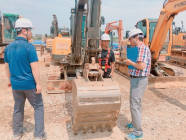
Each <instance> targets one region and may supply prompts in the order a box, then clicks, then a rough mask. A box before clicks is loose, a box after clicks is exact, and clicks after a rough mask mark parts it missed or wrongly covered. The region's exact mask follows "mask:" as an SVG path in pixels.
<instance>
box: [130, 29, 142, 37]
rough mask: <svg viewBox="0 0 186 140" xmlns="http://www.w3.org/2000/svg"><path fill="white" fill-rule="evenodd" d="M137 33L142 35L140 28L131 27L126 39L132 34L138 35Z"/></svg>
mask: <svg viewBox="0 0 186 140" xmlns="http://www.w3.org/2000/svg"><path fill="white" fill-rule="evenodd" d="M139 34H141V35H143V32H142V31H141V30H140V29H138V28H136V29H133V30H131V31H130V32H129V33H128V39H130V38H131V37H133V36H135V35H139Z"/></svg>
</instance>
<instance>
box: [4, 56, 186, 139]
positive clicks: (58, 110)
mask: <svg viewBox="0 0 186 140" xmlns="http://www.w3.org/2000/svg"><path fill="white" fill-rule="evenodd" d="M43 57H44V56H42V57H39V58H40V61H39V66H40V77H41V81H42V87H43V100H44V107H45V129H46V132H47V135H48V140H88V139H91V140H122V139H124V137H125V136H126V135H127V134H129V133H130V131H131V130H129V129H127V128H126V127H125V125H126V124H127V123H129V122H130V121H131V117H130V109H129V85H130V83H129V80H127V79H125V78H124V77H121V76H120V75H118V74H116V73H115V74H114V80H116V81H118V83H119V85H120V90H121V94H122V106H121V110H120V113H119V117H118V121H117V126H116V127H114V129H113V131H112V132H107V131H104V132H96V133H94V134H92V133H90V132H88V133H87V134H83V133H82V132H80V133H79V134H78V135H74V134H73V133H72V131H71V125H70V122H68V120H69V119H70V116H71V115H72V96H71V93H67V94H46V80H47V75H46V74H47V70H48V67H45V65H44V62H43ZM0 70H1V71H0V85H1V86H0V87H1V90H0V124H1V125H0V140H11V139H12V135H13V133H12V111H13V105H14V100H13V97H12V91H11V88H8V87H7V78H6V75H5V71H4V64H0ZM183 71H184V73H185V72H186V70H184V69H183ZM185 92H186V88H181V87H180V88H178V89H176V88H173V89H172V88H169V89H147V90H146V93H145V94H144V97H143V112H142V128H143V131H144V140H185V137H186V133H185V132H186V120H185V119H186V100H185V99H186V95H185ZM24 126H25V127H26V128H27V133H26V135H25V136H24V137H23V138H22V140H32V139H33V131H34V110H33V108H32V107H31V106H30V104H29V103H28V101H26V104H25V118H24Z"/></svg>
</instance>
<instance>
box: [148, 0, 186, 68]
mask: <svg viewBox="0 0 186 140" xmlns="http://www.w3.org/2000/svg"><path fill="white" fill-rule="evenodd" d="M185 10H186V1H185V0H166V1H165V2H164V5H163V9H161V12H160V16H159V19H158V22H157V25H156V28H155V31H154V34H153V38H152V41H151V44H150V46H149V47H150V50H151V52H152V65H153V64H154V63H156V62H157V60H158V58H159V54H160V51H161V49H162V46H163V43H164V41H165V38H166V35H167V33H168V30H169V28H170V27H171V24H172V21H173V19H174V17H175V15H177V14H178V13H179V12H182V11H185Z"/></svg>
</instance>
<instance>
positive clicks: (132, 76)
mask: <svg viewBox="0 0 186 140" xmlns="http://www.w3.org/2000/svg"><path fill="white" fill-rule="evenodd" d="M144 77H147V76H134V75H130V78H144Z"/></svg>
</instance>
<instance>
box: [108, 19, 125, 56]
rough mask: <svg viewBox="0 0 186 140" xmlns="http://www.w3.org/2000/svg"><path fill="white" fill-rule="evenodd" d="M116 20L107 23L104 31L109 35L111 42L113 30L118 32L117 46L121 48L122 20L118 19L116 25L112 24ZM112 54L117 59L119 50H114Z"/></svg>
mask: <svg viewBox="0 0 186 140" xmlns="http://www.w3.org/2000/svg"><path fill="white" fill-rule="evenodd" d="M117 22H118V21H114V22H110V23H107V25H106V27H105V33H106V34H108V35H110V36H111V44H113V32H112V31H113V30H116V31H117V32H118V46H119V48H121V46H122V44H123V22H122V20H119V23H118V25H113V24H115V23H117ZM114 55H115V58H116V59H119V51H115V50H114Z"/></svg>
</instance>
